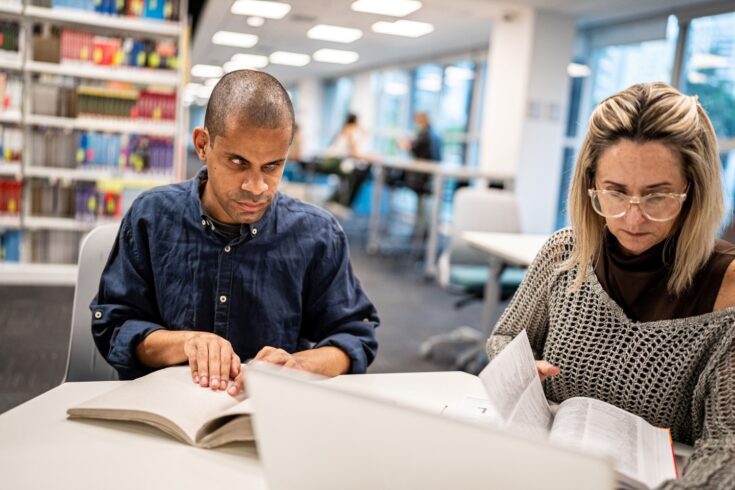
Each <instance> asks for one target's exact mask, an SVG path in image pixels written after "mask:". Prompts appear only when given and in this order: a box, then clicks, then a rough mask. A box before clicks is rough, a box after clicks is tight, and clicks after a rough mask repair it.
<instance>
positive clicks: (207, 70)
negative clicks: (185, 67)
mask: <svg viewBox="0 0 735 490" xmlns="http://www.w3.org/2000/svg"><path fill="white" fill-rule="evenodd" d="M222 75H223V73H222V67H221V66H216V65H194V66H192V67H191V76H193V77H199V78H219V77H221V76H222Z"/></svg>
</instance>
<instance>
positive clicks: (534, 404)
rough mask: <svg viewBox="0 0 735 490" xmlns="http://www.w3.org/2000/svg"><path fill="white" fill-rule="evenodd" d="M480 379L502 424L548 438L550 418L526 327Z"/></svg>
mask: <svg viewBox="0 0 735 490" xmlns="http://www.w3.org/2000/svg"><path fill="white" fill-rule="evenodd" d="M480 379H481V380H482V383H483V385H484V386H485V391H486V392H487V396H488V399H489V401H490V404H491V406H492V407H493V409H494V410H495V412H497V413H498V415H499V416H500V418H501V419H502V421H503V424H504V425H506V426H510V427H513V428H514V429H515V430H518V431H522V432H525V433H528V434H531V435H536V436H540V437H544V438H545V437H547V435H548V432H549V430H550V429H551V423H552V419H553V417H552V414H551V410H550V409H549V404H548V402H547V401H546V396H545V395H544V389H543V387H542V386H541V380H540V379H539V376H538V372H537V371H536V361H535V359H534V357H533V352H532V351H531V345H530V344H529V342H528V336H527V334H526V331H525V330H523V331H522V332H521V333H519V334H518V335H517V336H516V338H515V339H513V341H512V342H510V343H509V344H508V345H507V346H506V347H505V348H504V349H503V350H502V351H501V352H500V354H498V355H497V357H495V359H493V360H492V362H490V364H488V365H487V366H486V367H485V369H483V370H482V372H481V373H480Z"/></svg>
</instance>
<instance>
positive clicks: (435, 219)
mask: <svg viewBox="0 0 735 490" xmlns="http://www.w3.org/2000/svg"><path fill="white" fill-rule="evenodd" d="M370 162H371V163H372V165H373V171H374V176H375V179H374V184H373V195H372V205H371V209H370V213H371V214H370V225H369V234H368V251H369V252H377V251H378V250H379V249H380V209H381V207H380V201H381V198H382V194H383V183H384V174H385V171H384V168H386V167H387V168H396V169H401V170H408V171H411V172H419V173H425V174H429V175H432V176H433V179H432V192H433V206H432V209H431V220H430V223H429V240H428V242H427V244H426V259H425V261H424V274H425V276H426V277H428V278H432V277H434V276H436V260H437V249H438V247H439V215H440V213H441V204H442V191H443V189H444V182H445V180H446V179H447V178H452V179H455V180H458V181H462V182H466V181H470V180H476V179H482V180H487V181H489V180H493V181H502V182H503V184H504V187H505V188H506V189H511V188H512V184H513V180H514V176H513V175H512V174H509V173H503V172H492V171H488V170H483V169H479V168H468V167H460V166H457V165H454V164H446V163H442V162H433V161H429V160H401V159H371V160H370Z"/></svg>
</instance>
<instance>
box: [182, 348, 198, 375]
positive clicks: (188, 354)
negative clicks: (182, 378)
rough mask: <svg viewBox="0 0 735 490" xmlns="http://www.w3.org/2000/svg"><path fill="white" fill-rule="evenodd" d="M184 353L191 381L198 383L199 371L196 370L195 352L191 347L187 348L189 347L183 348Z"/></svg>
mask: <svg viewBox="0 0 735 490" xmlns="http://www.w3.org/2000/svg"><path fill="white" fill-rule="evenodd" d="M184 353H185V354H186V357H187V358H188V359H189V369H190V370H191V379H193V380H194V382H195V383H199V370H198V368H197V356H196V350H194V349H193V348H192V346H189V347H185V348H184Z"/></svg>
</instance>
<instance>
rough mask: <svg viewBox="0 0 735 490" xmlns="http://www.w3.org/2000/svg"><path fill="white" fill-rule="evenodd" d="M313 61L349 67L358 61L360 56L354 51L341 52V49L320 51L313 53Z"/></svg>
mask: <svg viewBox="0 0 735 490" xmlns="http://www.w3.org/2000/svg"><path fill="white" fill-rule="evenodd" d="M313 58H314V61H321V62H323V63H338V64H340V65H349V64H350V63H354V62H355V61H357V60H359V59H360V55H359V54H357V53H356V52H354V51H343V50H341V49H320V50H319V51H317V52H315V53H314V56H313Z"/></svg>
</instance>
